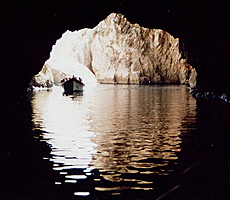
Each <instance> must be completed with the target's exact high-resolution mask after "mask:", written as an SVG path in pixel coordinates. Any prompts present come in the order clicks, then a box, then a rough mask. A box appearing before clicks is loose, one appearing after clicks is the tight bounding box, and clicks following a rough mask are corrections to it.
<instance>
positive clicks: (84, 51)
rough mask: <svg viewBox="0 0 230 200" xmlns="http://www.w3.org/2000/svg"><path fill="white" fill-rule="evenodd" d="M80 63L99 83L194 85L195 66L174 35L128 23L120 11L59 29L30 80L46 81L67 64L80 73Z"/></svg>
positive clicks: (56, 76) (52, 79)
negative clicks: (58, 36) (78, 26)
mask: <svg viewBox="0 0 230 200" xmlns="http://www.w3.org/2000/svg"><path fill="white" fill-rule="evenodd" d="M63 58H65V60H64V59H63ZM54 61H55V62H54ZM83 66H85V67H87V68H88V69H89V70H91V71H93V73H94V74H95V76H96V78H97V80H98V82H101V83H114V82H115V83H126V84H127V83H134V84H139V83H141V84H142V83H157V84H170V83H172V84H175V83H176V84H187V83H188V82H189V83H190V85H191V86H192V87H193V86H195V85H196V70H195V69H194V68H192V66H191V65H190V64H188V63H187V61H186V59H183V58H182V57H181V53H180V52H179V39H178V38H174V37H173V36H172V35H170V34H169V33H167V32H166V31H163V30H160V29H148V28H144V27H141V26H139V25H138V24H131V23H130V22H128V21H127V19H126V18H125V17H124V16H123V15H121V14H115V13H112V14H110V15H109V16H108V17H107V18H106V19H105V20H103V21H101V22H100V23H99V24H98V25H97V26H96V27H95V28H93V29H82V30H79V31H75V32H70V31H67V32H66V33H65V34H63V36H62V38H61V39H59V40H58V41H57V42H56V44H55V45H54V46H53V49H52V52H51V57H50V59H49V60H48V61H47V62H46V64H45V65H44V67H46V68H48V69H49V70H46V71H47V74H43V71H44V70H42V71H41V72H40V73H39V74H38V75H36V76H34V77H33V79H32V84H34V85H41V84H43V85H44V86H48V85H50V83H54V82H55V79H56V80H60V78H61V77H63V76H65V74H69V68H71V70H72V71H73V72H74V73H81V70H83V69H82V68H83ZM54 71H55V72H58V73H59V74H57V73H55V74H54V73H53V72H54ZM85 71H86V70H85ZM86 72H87V71H86ZM87 73H89V72H87ZM75 75H77V74H75ZM81 76H84V75H81Z"/></svg>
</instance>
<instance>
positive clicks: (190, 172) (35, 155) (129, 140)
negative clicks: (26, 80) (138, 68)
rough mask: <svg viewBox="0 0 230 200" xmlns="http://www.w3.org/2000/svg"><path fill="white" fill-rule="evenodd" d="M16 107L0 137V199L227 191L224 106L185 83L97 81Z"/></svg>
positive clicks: (207, 195) (187, 195)
mask: <svg viewBox="0 0 230 200" xmlns="http://www.w3.org/2000/svg"><path fill="white" fill-rule="evenodd" d="M23 106H24V107H23ZM23 106H22V108H20V105H19V106H18V107H19V109H18V110H17V112H16V113H15V117H16V118H15V119H14V121H12V124H11V126H9V124H10V123H8V126H9V127H11V128H9V127H8V126H7V129H8V132H9V133H10V136H4V137H3V139H2V141H1V143H2V145H3V147H4V151H2V152H1V154H2V156H3V157H4V159H3V160H4V162H5V163H2V164H1V165H5V168H6V170H5V171H2V173H3V174H4V178H3V179H2V181H1V186H2V188H3V190H2V191H1V194H2V199H228V190H229V180H230V179H229V162H230V159H229V148H228V142H229V140H228V139H229V136H228V135H229V105H226V104H222V103H215V102H201V101H197V100H196V99H194V98H193V97H191V96H190V95H189V91H188V88H186V86H136V85H98V86H97V87H96V88H94V89H91V90H90V89H88V90H86V91H85V92H84V94H83V95H76V96H64V95H63V94H62V88H61V87H56V88H54V89H53V90H52V91H38V92H34V93H33V94H31V95H30V97H29V100H28V101H27V102H26V103H25V104H23ZM9 130H10V131H9ZM6 132H7V131H6ZM3 143H4V144H3Z"/></svg>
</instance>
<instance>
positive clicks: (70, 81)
mask: <svg viewBox="0 0 230 200" xmlns="http://www.w3.org/2000/svg"><path fill="white" fill-rule="evenodd" d="M61 84H62V87H63V88H64V94H67V95H69V94H70V95H71V94H74V93H75V92H76V93H82V92H83V91H84V86H85V84H84V83H83V82H82V79H81V78H80V77H79V78H78V79H77V78H76V77H75V76H73V77H72V78H65V79H63V80H61Z"/></svg>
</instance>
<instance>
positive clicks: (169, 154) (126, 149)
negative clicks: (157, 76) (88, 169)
mask: <svg viewBox="0 0 230 200" xmlns="http://www.w3.org/2000/svg"><path fill="white" fill-rule="evenodd" d="M127 87H129V86H123V87H117V89H116V90H114V93H113V94H111V95H110V96H107V97H106V98H105V96H103V95H100V96H97V99H96V101H99V102H100V101H101V102H102V103H101V104H102V105H103V108H98V109H97V108H95V109H94V115H93V117H92V121H93V123H92V124H91V129H90V130H91V131H92V132H97V133H99V134H98V135H97V137H96V138H94V142H95V143H96V144H97V145H98V147H97V151H98V153H97V154H95V155H93V158H94V159H93V161H92V163H91V165H93V166H94V167H95V168H98V169H99V170H101V171H102V173H103V174H104V175H103V177H104V178H105V179H107V180H110V181H115V182H117V181H118V182H119V181H137V182H138V181H140V180H128V179H127V178H126V179H124V177H122V176H121V174H122V173H130V174H132V173H138V172H140V173H143V174H152V173H157V174H164V173H168V171H165V172H164V171H158V170H157V168H159V167H161V168H162V167H164V166H165V167H166V166H167V164H168V163H169V162H170V161H174V160H176V159H177V154H176V153H177V152H180V151H181V147H180V143H181V139H180V134H181V129H184V127H182V124H183V123H184V121H185V120H187V121H188V122H186V123H193V122H194V120H195V115H196V111H195V109H196V101H195V100H194V99H193V98H191V97H190V96H189V95H188V93H187V89H186V87H182V86H181V87H177V86H171V87H153V88H152V87H143V88H141V89H140V88H138V87H131V88H130V89H129V90H127V89H126V88H127ZM127 91H128V92H127ZM102 110H103V112H102ZM96 116H100V117H99V118H98V117H96ZM187 117H189V118H188V119H187ZM154 168H155V169H156V170H154ZM142 181H143V180H142Z"/></svg>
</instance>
